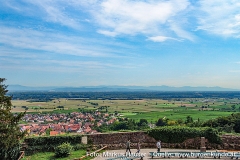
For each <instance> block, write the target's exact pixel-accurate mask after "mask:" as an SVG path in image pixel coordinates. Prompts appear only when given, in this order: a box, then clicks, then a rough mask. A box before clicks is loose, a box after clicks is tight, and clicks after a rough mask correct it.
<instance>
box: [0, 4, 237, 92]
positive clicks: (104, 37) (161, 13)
mask: <svg viewBox="0 0 240 160" xmlns="http://www.w3.org/2000/svg"><path fill="white" fill-rule="evenodd" d="M0 77H4V78H6V79H7V81H6V83H7V84H10V85H11V84H20V85H25V86H97V85H124V86H128V85H134V86H153V85H159V86H160V85H168V86H175V87H180V86H194V87H197V86H208V87H210V86H220V87H225V88H234V89H240V2H239V1H238V0H211V1H210V0H4V1H1V7H0Z"/></svg>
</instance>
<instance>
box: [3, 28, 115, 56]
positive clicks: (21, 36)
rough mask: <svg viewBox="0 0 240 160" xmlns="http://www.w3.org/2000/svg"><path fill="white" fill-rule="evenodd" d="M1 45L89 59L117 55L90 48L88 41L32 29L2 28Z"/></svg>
mask: <svg viewBox="0 0 240 160" xmlns="http://www.w3.org/2000/svg"><path fill="white" fill-rule="evenodd" d="M0 28H1V30H0V34H1V39H0V43H2V44H4V45H7V46H11V47H15V48H19V49H28V50H30V49H32V50H36V51H43V52H50V53H58V54H68V55H75V56H87V57H111V56H112V57H113V56H115V55H113V54H111V53H106V52H107V51H106V50H104V49H102V48H98V47H92V46H88V45H87V44H86V43H87V41H88V40H87V39H84V40H83V39H81V37H74V36H68V35H61V34H55V33H50V32H39V31H34V30H31V29H16V28H10V27H5V26H0Z"/></svg>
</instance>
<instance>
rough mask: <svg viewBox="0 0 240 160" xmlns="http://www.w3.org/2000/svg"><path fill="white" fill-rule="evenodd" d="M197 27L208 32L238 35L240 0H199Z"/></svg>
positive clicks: (239, 29)
mask: <svg viewBox="0 0 240 160" xmlns="http://www.w3.org/2000/svg"><path fill="white" fill-rule="evenodd" d="M199 5H200V8H199V9H200V13H201V15H200V16H198V17H199V26H198V29H200V30H205V31H207V32H209V33H212V34H216V35H221V36H226V37H229V36H232V37H236V38H239V37H240V9H239V8H240V2H239V1H238V0H221V1H219V0H202V1H199Z"/></svg>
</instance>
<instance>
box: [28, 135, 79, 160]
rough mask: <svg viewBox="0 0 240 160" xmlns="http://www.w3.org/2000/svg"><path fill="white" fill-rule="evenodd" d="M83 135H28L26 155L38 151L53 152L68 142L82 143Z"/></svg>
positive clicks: (72, 143) (73, 143)
mask: <svg viewBox="0 0 240 160" xmlns="http://www.w3.org/2000/svg"><path fill="white" fill-rule="evenodd" d="M81 141H82V135H59V136H47V137H27V138H25V140H24V142H25V143H26V144H27V146H28V147H27V148H26V149H25V155H32V154H34V153H36V152H53V151H54V150H55V148H56V147H57V146H59V145H60V144H62V143H65V142H68V143H70V144H71V145H73V146H74V145H76V144H79V143H81Z"/></svg>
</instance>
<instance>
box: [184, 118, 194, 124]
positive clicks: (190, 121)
mask: <svg viewBox="0 0 240 160" xmlns="http://www.w3.org/2000/svg"><path fill="white" fill-rule="evenodd" d="M188 123H193V119H192V117H191V116H187V119H186V121H185V124H188Z"/></svg>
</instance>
